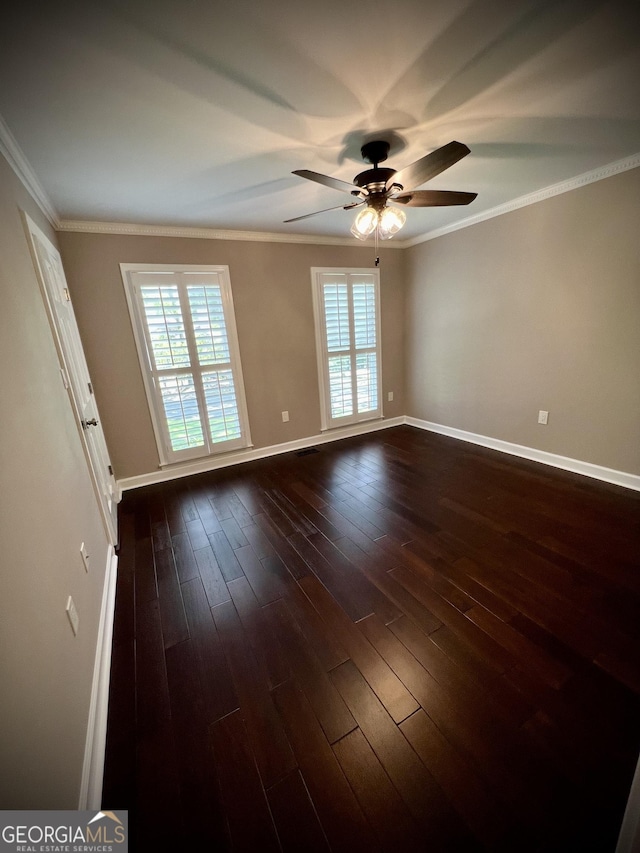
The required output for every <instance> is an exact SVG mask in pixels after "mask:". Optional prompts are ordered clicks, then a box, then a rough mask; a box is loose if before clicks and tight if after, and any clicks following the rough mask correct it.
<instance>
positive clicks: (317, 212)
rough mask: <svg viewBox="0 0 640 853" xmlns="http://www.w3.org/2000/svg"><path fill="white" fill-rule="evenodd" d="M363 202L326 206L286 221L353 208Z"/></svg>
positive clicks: (295, 220) (296, 220)
mask: <svg viewBox="0 0 640 853" xmlns="http://www.w3.org/2000/svg"><path fill="white" fill-rule="evenodd" d="M361 204H364V201H354V203H353V204H345V205H344V206H343V205H341V204H339V205H338V206H337V207H325V209H324V210H316V212H315V213H305V214H304V216H294V217H293V219H285V220H284V222H285V223H287V222H298V220H300V219H308V218H309V217H310V216H317V215H318V214H319V213H327V211H329V210H340V208H342V210H351V209H352V208H354V207H359V206H360V205H361Z"/></svg>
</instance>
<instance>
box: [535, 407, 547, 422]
mask: <svg viewBox="0 0 640 853" xmlns="http://www.w3.org/2000/svg"><path fill="white" fill-rule="evenodd" d="M538 423H539V424H546V423H549V412H545V411H543V410H542V409H540V411H539V412H538Z"/></svg>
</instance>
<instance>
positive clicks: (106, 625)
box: [78, 545, 118, 811]
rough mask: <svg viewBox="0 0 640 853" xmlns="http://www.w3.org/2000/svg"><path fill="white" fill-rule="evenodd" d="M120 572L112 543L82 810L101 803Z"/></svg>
mask: <svg viewBox="0 0 640 853" xmlns="http://www.w3.org/2000/svg"><path fill="white" fill-rule="evenodd" d="M117 575H118V557H117V555H116V553H115V550H114V548H113V546H112V545H110V546H109V551H108V554H107V568H106V572H105V579H104V586H103V588H102V604H101V607H100V624H99V626H98V640H97V643H96V656H95V663H94V667H93V683H92V687H91V703H90V705H89V721H88V724H87V739H86V742H85V750H84V763H83V766H82V782H81V784H80V799H79V802H78V809H79V810H80V811H86V810H88V809H90V810H96V809H100V808H101V806H102V802H101V800H102V777H103V773H104V754H105V745H106V739H107V714H108V709H109V678H110V674H111V641H112V638H113V620H114V615H115V604H116V578H117Z"/></svg>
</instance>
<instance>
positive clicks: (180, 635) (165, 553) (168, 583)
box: [155, 548, 189, 648]
mask: <svg viewBox="0 0 640 853" xmlns="http://www.w3.org/2000/svg"><path fill="white" fill-rule="evenodd" d="M155 563H156V577H157V579H158V598H159V601H160V614H161V616H162V633H163V636H164V645H165V648H169V646H174V645H175V644H176V643H181V642H182V641H183V640H187V639H189V626H188V625H187V617H186V616H185V613H184V603H183V601H182V594H181V592H180V584H179V583H178V574H177V572H176V565H175V561H174V559H173V551H172V550H171V548H167V549H165V550H162V551H156V552H155Z"/></svg>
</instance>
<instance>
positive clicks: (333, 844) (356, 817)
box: [274, 681, 382, 853]
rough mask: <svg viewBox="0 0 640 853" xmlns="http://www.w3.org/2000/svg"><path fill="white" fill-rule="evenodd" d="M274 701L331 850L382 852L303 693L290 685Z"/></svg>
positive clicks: (275, 693)
mask: <svg viewBox="0 0 640 853" xmlns="http://www.w3.org/2000/svg"><path fill="white" fill-rule="evenodd" d="M274 697H275V701H276V704H277V706H278V710H279V711H280V714H281V716H282V719H283V720H284V724H285V726H286V729H287V734H288V736H289V739H290V741H291V744H292V746H293V749H294V752H295V755H296V759H297V761H298V764H299V765H300V771H301V773H302V776H303V778H304V781H305V784H306V786H307V789H308V791H309V793H310V795H311V799H312V802H313V804H314V807H315V810H316V813H317V815H318V817H319V819H320V823H321V825H322V828H323V830H324V832H325V834H326V836H327V839H328V840H329V845H330V848H331V850H336V851H345V853H351V851H362V853H367V851H370V850H374V851H375V850H379V851H381V850H382V848H381V846H380V845H379V844H378V842H377V841H376V839H375V836H374V834H373V831H372V830H371V827H370V825H369V823H368V822H367V820H366V818H365V817H364V814H363V813H362V810H361V808H360V806H359V804H358V801H357V800H356V798H355V795H354V793H353V791H352V789H351V787H350V785H349V783H348V782H347V780H346V778H345V776H344V773H343V772H342V770H341V768H340V765H339V763H338V761H337V759H336V757H335V755H334V753H333V750H332V749H331V747H330V746H329V743H328V741H327V739H326V738H325V736H324V732H323V731H322V729H321V727H320V724H319V723H318V721H317V719H316V717H315V715H314V713H313V711H312V709H311V706H310V705H309V702H308V700H307V698H306V696H305V695H304V693H303V691H302V689H301V688H300V687H297V686H296V684H295V682H294V681H289V682H286V683H285V684H281V685H280V686H279V687H277V688H276V690H275V691H274Z"/></svg>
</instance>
